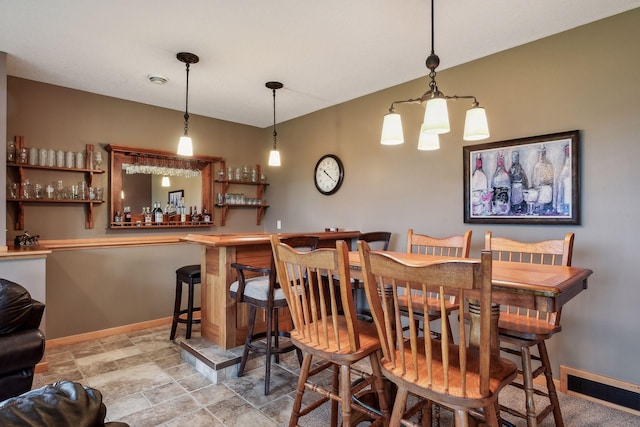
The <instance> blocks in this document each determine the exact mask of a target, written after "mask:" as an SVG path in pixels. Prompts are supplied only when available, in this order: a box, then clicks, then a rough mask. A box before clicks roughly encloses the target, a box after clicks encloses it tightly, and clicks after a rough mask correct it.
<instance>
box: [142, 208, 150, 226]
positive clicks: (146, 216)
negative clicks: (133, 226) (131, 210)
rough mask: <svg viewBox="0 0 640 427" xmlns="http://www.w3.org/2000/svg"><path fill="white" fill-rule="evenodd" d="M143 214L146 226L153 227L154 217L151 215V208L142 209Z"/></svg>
mask: <svg viewBox="0 0 640 427" xmlns="http://www.w3.org/2000/svg"><path fill="white" fill-rule="evenodd" d="M142 213H143V214H144V225H151V224H152V223H153V215H151V210H150V208H149V206H146V207H144V208H142Z"/></svg>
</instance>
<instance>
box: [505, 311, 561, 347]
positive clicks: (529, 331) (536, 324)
mask: <svg viewBox="0 0 640 427" xmlns="http://www.w3.org/2000/svg"><path fill="white" fill-rule="evenodd" d="M498 329H499V332H498V333H499V335H500V339H503V337H504V338H508V337H511V338H516V339H520V340H528V341H542V340H546V339H549V338H550V337H551V336H552V335H553V334H555V333H558V332H560V331H561V330H562V326H560V325H552V324H550V323H549V322H548V321H547V320H545V319H538V318H536V317H531V316H523V315H517V314H515V313H508V312H505V311H503V312H501V313H500V319H499V320H498Z"/></svg>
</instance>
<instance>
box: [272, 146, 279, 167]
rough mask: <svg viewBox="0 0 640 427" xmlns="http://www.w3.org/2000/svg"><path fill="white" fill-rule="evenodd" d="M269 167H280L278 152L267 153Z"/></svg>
mask: <svg viewBox="0 0 640 427" xmlns="http://www.w3.org/2000/svg"><path fill="white" fill-rule="evenodd" d="M269 166H280V152H279V151H278V150H271V151H270V152H269Z"/></svg>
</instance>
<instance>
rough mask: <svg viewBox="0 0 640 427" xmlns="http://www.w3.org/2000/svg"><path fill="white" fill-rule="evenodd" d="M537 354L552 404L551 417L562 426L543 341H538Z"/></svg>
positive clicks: (557, 426)
mask: <svg viewBox="0 0 640 427" xmlns="http://www.w3.org/2000/svg"><path fill="white" fill-rule="evenodd" d="M538 354H539V355H540V361H541V362H542V365H543V366H544V376H545V378H546V380H547V392H548V393H549V400H551V405H553V419H554V420H555V423H556V427H564V421H563V419H562V411H561V410H560V401H559V400H558V393H557V392H556V386H555V384H554V383H553V375H552V373H551V363H550V361H549V354H548V353H547V345H546V344H545V342H544V341H540V342H539V343H538Z"/></svg>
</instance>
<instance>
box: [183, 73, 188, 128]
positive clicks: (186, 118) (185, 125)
mask: <svg viewBox="0 0 640 427" xmlns="http://www.w3.org/2000/svg"><path fill="white" fill-rule="evenodd" d="M186 65H187V94H186V96H185V106H184V134H185V136H186V135H188V134H189V63H188V62H187V63H186Z"/></svg>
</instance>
